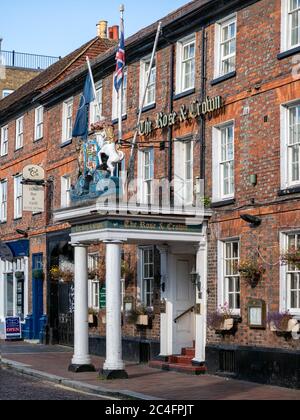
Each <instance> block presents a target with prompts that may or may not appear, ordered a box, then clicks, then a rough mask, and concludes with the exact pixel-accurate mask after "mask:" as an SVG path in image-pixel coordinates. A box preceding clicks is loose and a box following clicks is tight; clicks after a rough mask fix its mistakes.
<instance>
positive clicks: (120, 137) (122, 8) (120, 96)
mask: <svg viewBox="0 0 300 420" xmlns="http://www.w3.org/2000/svg"><path fill="white" fill-rule="evenodd" d="M124 11H125V6H124V4H121V5H120V17H121V26H120V29H121V31H122V30H123V31H124ZM123 85H124V68H123V78H122V83H121V86H120V89H119V90H118V120H119V124H118V143H119V144H121V143H122V140H123V125H122V124H123V112H122V111H123V110H122V102H123Z"/></svg>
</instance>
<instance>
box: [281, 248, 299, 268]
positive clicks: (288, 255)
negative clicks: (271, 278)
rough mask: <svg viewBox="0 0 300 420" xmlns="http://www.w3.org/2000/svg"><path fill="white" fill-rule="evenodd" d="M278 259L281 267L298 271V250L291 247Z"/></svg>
mask: <svg viewBox="0 0 300 420" xmlns="http://www.w3.org/2000/svg"><path fill="white" fill-rule="evenodd" d="M280 258H281V262H282V264H283V265H291V266H294V267H295V268H296V269H297V270H300V249H296V248H295V247H291V248H289V250H288V251H286V252H284V253H283V254H281V257H280Z"/></svg>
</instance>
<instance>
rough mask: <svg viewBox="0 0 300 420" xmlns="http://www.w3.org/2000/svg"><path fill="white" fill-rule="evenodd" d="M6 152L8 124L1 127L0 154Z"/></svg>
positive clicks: (2, 154)
mask: <svg viewBox="0 0 300 420" xmlns="http://www.w3.org/2000/svg"><path fill="white" fill-rule="evenodd" d="M7 154H8V125H6V126H5V127H2V128H1V156H6V155H7Z"/></svg>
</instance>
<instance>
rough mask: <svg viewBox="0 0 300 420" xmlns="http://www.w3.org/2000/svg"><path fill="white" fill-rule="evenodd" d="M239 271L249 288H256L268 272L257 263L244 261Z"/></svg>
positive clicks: (239, 266)
mask: <svg viewBox="0 0 300 420" xmlns="http://www.w3.org/2000/svg"><path fill="white" fill-rule="evenodd" d="M238 271H239V273H240V274H241V276H242V278H243V279H244V280H246V282H247V283H248V284H249V286H251V287H256V286H257V284H258V283H259V281H260V280H261V278H262V276H263V274H264V273H265V271H266V270H265V268H264V267H263V265H262V264H259V263H258V262H257V261H254V260H244V261H241V262H240V264H239V265H238Z"/></svg>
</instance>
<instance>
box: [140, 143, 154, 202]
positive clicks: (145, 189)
mask: <svg viewBox="0 0 300 420" xmlns="http://www.w3.org/2000/svg"><path fill="white" fill-rule="evenodd" d="M139 180H140V182H141V185H140V202H141V203H142V204H152V203H153V199H154V197H153V193H154V191H153V181H154V149H153V147H150V148H148V149H145V150H141V151H139Z"/></svg>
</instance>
